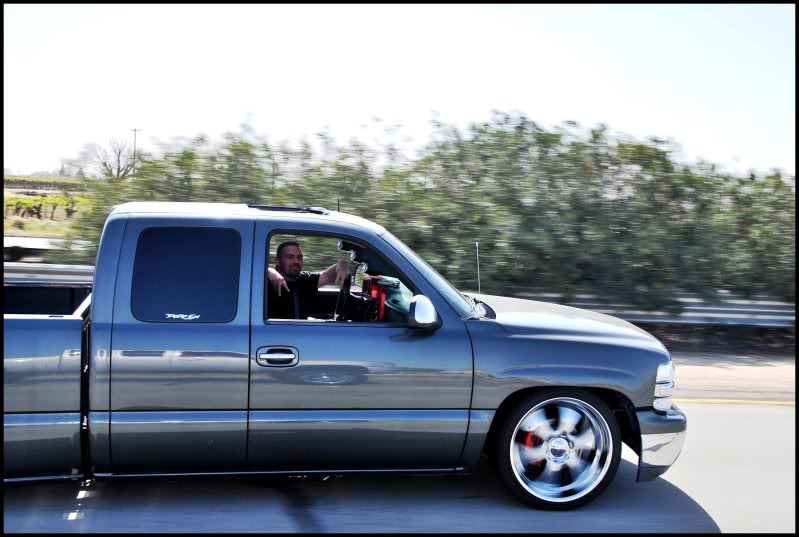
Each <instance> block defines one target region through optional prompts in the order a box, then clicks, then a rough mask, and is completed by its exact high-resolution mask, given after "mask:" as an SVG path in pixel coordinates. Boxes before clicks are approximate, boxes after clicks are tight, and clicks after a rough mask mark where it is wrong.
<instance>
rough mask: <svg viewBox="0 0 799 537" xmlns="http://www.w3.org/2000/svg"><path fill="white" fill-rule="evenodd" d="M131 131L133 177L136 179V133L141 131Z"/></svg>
mask: <svg viewBox="0 0 799 537" xmlns="http://www.w3.org/2000/svg"><path fill="white" fill-rule="evenodd" d="M130 130H132V131H133V177H136V133H137V132H140V131H141V129H130Z"/></svg>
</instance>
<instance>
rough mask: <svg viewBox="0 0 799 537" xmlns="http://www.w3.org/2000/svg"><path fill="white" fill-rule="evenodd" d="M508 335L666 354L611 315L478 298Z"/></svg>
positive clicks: (657, 344)
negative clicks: (489, 309)
mask: <svg viewBox="0 0 799 537" xmlns="http://www.w3.org/2000/svg"><path fill="white" fill-rule="evenodd" d="M480 300H482V301H483V302H485V303H486V304H488V305H489V306H491V308H492V309H493V310H494V311H495V312H496V314H497V318H496V322H497V323H499V324H500V325H501V326H502V328H503V329H504V330H505V331H507V332H508V333H510V334H517V335H524V336H530V337H535V338H536V339H552V340H573V341H583V342H585V341H595V342H597V343H605V344H617V345H625V346H637V347H644V348H648V349H654V350H657V351H660V352H663V353H666V354H668V351H667V350H666V348H665V347H664V346H663V344H662V343H661V342H660V341H658V340H657V339H656V338H655V337H654V336H652V335H651V334H649V333H648V332H646V331H645V330H642V329H641V328H638V327H637V326H635V325H633V324H631V323H629V322H627V321H625V320H623V319H619V318H618V317H613V316H611V315H605V314H603V313H597V312H595V311H589V310H584V309H580V308H573V307H571V306H561V305H559V304H551V303H549V302H539V301H537V300H523V299H520V298H508V297H501V296H494V295H481V296H480Z"/></svg>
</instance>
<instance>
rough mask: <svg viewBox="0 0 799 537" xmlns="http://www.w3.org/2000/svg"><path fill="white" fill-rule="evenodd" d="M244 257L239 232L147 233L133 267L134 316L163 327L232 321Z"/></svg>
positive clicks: (184, 229)
mask: <svg viewBox="0 0 799 537" xmlns="http://www.w3.org/2000/svg"><path fill="white" fill-rule="evenodd" d="M241 255H242V254H241V236H240V234H239V232H238V231H237V230H235V229H230V228H216V227H151V228H147V229H144V230H143V231H142V232H141V234H140V235H139V240H138V243H137V246H136V256H135V260H134V265H133V282H132V289H131V312H132V314H133V316H134V317H135V318H136V319H138V320H139V321H144V322H162V323H180V322H199V323H227V322H230V321H232V320H233V319H235V317H236V312H237V307H238V293H239V272H240V265H241Z"/></svg>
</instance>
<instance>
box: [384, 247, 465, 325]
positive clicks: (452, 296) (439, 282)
mask: <svg viewBox="0 0 799 537" xmlns="http://www.w3.org/2000/svg"><path fill="white" fill-rule="evenodd" d="M381 237H383V238H384V239H385V240H386V242H388V243H389V244H391V246H393V247H394V248H396V249H397V251H398V252H399V253H400V254H402V256H403V257H405V259H407V260H408V261H409V262H410V263H411V264H412V265H413V266H414V267H415V268H416V270H418V271H419V272H421V273H422V274H423V275H424V277H425V278H427V280H428V281H430V283H432V284H433V285H434V286H435V287H436V289H438V290H439V291H440V292H441V294H443V295H444V298H445V299H446V301H447V302H449V303H450V305H451V306H452V307H453V308H455V310H457V312H458V313H460V314H461V315H463V316H464V317H470V316H473V315H474V314H475V304H474V301H472V300H470V299H469V298H467V297H465V296H464V295H463V294H461V292H460V291H458V290H457V289H455V287H453V285H452V284H451V283H449V282H448V281H447V280H446V278H444V277H443V276H442V275H441V274H439V273H438V271H436V269H434V268H433V267H431V266H430V265H428V264H427V261H425V260H424V259H422V258H421V257H419V256H418V255H417V254H416V252H414V251H413V250H411V249H410V248H408V246H406V245H405V243H404V242H402V241H401V240H399V239H398V238H397V237H395V236H394V235H392V234H391V233H390V232H388V231H386V232H385V233H384V234H382V235H381Z"/></svg>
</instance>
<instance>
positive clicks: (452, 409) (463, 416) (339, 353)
mask: <svg viewBox="0 0 799 537" xmlns="http://www.w3.org/2000/svg"><path fill="white" fill-rule="evenodd" d="M355 227H358V226H355ZM359 229H360V228H359ZM255 233H256V234H255V248H254V258H253V262H254V264H253V283H252V293H253V294H252V320H251V323H252V332H251V334H252V335H251V343H250V348H251V349H252V356H251V358H250V423H249V440H248V456H247V462H248V466H249V467H250V469H252V470H284V471H291V470H336V469H341V470H358V469H365V470H368V469H387V468H390V469H397V470H402V469H441V470H451V469H453V468H454V467H455V466H456V465H457V463H458V459H459V457H460V454H461V451H462V449H463V445H464V440H465V437H466V432H467V426H468V419H469V418H468V416H469V403H470V398H471V387H472V352H471V345H470V341H469V336H468V334H467V332H466V329H465V326H464V322H463V320H462V319H460V318H459V317H457V315H456V314H455V313H454V312H453V311H452V310H451V309H450V308H449V307H448V306H447V305H446V304H445V303H443V300H442V299H441V297H440V296H438V295H437V294H436V293H435V291H434V289H433V288H431V287H430V286H429V284H427V282H426V281H424V280H423V279H422V278H421V277H420V276H419V274H418V273H412V272H407V273H404V272H403V273H401V274H400V275H401V277H402V278H403V280H404V281H405V283H406V284H407V286H409V287H410V288H411V289H412V291H410V290H409V292H412V293H417V294H425V295H426V296H428V298H430V299H431V300H432V301H433V303H434V305H435V307H436V309H437V311H438V312H439V314H440V316H441V317H442V318H443V325H442V326H441V327H440V328H439V329H437V330H435V331H433V332H430V331H427V332H425V331H418V330H415V329H412V328H410V327H408V326H407V323H403V322H382V323H381V322H357V321H346V322H341V321H334V320H332V318H327V319H325V318H318V317H317V318H316V319H299V320H295V319H288V320H287V319H269V318H267V316H266V315H265V312H266V309H265V308H266V304H265V302H266V301H267V300H268V296H267V293H266V288H265V278H266V269H267V267H268V266H271V267H273V268H274V263H273V259H274V251H275V249H276V246H277V245H276V244H274V243H273V244H271V246H272V251H271V252H269V251H268V247H267V242H268V240H271V237H277V236H278V234H280V235H285V234H289V235H291V234H294V235H296V236H297V239H298V242H300V243H301V244H305V247H306V250H305V256H306V258H308V259H311V258H313V257H314V256H317V257H318V255H319V252H315V251H310V249H311V248H312V245H313V244H318V243H319V237H325V238H327V239H328V240H329V242H328V244H332V246H331V247H330V248H332V249H333V251H334V252H335V245H336V242H337V239H344V240H347V241H353V242H355V241H357V242H359V243H360V244H363V245H364V246H368V247H370V248H373V249H374V250H375V251H377V250H380V249H381V245H380V242H379V241H380V239H379V237H376V236H374V235H371V234H370V232H368V231H358V230H357V229H350V228H346V227H337V226H336V225H334V224H330V225H328V224H326V223H324V222H320V221H319V220H317V221H316V222H314V221H309V222H300V223H298V222H297V219H292V220H289V219H286V220H285V221H284V222H283V223H281V222H275V221H269V222H267V221H258V220H257V221H256V232H255ZM308 235H313V237H309V236H308ZM275 240H277V239H275ZM272 242H274V241H272ZM382 248H384V249H385V243H384V244H383V245H382ZM325 253H327V254H329V253H330V252H325ZM335 253H339V252H335ZM346 253H347V252H344V254H346ZM381 255H382V256H384V260H385V262H386V263H387V266H388V265H391V266H392V268H393V269H395V270H397V271H398V272H401V267H402V259H401V258H400V259H398V258H397V254H396V252H393V257H391V256H392V252H390V251H381ZM318 268H322V267H318ZM411 268H412V267H411ZM406 270H408V269H407V267H406ZM321 302H322V303H326V301H324V300H323V301H321ZM333 303H334V304H335V301H333ZM329 313H330V316H331V317H332V313H333V312H332V311H331V312H329Z"/></svg>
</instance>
